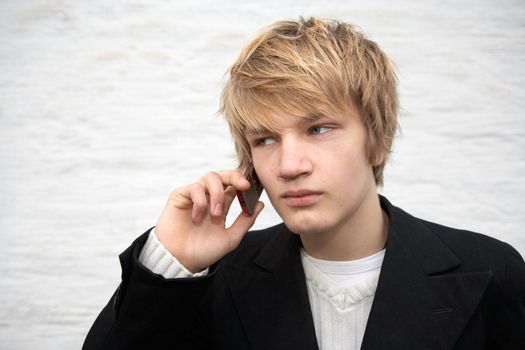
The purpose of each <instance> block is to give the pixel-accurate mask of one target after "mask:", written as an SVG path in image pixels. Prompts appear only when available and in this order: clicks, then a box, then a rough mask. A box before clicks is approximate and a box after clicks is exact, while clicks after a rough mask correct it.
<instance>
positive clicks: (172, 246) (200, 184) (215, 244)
mask: <svg viewBox="0 0 525 350" xmlns="http://www.w3.org/2000/svg"><path fill="white" fill-rule="evenodd" d="M248 188H250V183H249V182H248V181H247V180H246V178H245V177H244V176H243V175H242V174H241V173H240V172H238V171H223V172H209V173H207V174H206V175H204V176H203V177H201V178H200V179H199V180H197V182H195V183H193V184H190V185H186V186H184V187H181V188H178V189H176V190H175V191H173V192H172V193H171V195H170V197H169V199H168V203H167V204H166V207H165V208H164V210H163V212H162V214H161V216H160V218H159V220H158V222H157V225H156V228H155V233H156V235H157V237H158V239H159V240H160V241H161V243H162V244H163V245H164V246H165V247H166V248H167V249H168V250H169V251H170V253H171V254H172V255H173V256H174V257H175V258H177V260H179V262H180V263H181V264H182V265H183V266H184V267H185V268H186V269H188V270H189V271H191V272H193V273H195V272H199V271H202V270H203V269H205V268H207V267H209V266H210V265H212V264H213V263H215V262H217V261H218V260H219V259H221V258H222V257H223V256H225V255H226V254H228V253H229V252H231V251H232V250H234V249H235V248H237V246H238V245H239V243H240V242H241V240H242V238H243V237H244V235H245V234H246V232H248V230H249V228H250V227H252V225H253V223H254V222H255V219H256V218H257V216H258V215H259V213H260V212H261V210H262V209H263V207H264V204H263V203H262V202H259V203H257V206H256V208H255V211H254V213H253V214H252V215H251V216H248V215H246V214H244V213H242V212H241V213H240V214H239V216H238V217H237V218H236V219H235V221H234V223H233V224H232V225H231V226H230V227H229V228H226V224H225V222H226V215H227V214H228V211H229V209H230V206H231V203H232V202H233V200H234V199H235V196H236V189H238V190H240V191H245V190H247V189H248Z"/></svg>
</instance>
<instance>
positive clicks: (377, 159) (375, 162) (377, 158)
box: [370, 152, 385, 166]
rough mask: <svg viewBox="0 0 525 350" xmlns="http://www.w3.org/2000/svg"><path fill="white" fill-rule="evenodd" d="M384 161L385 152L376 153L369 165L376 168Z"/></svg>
mask: <svg viewBox="0 0 525 350" xmlns="http://www.w3.org/2000/svg"><path fill="white" fill-rule="evenodd" d="M384 161H385V152H377V153H376V154H375V155H373V156H372V159H371V162H370V163H371V165H372V166H378V165H380V164H382V163H383V162H384Z"/></svg>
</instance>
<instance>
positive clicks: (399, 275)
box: [362, 198, 492, 349]
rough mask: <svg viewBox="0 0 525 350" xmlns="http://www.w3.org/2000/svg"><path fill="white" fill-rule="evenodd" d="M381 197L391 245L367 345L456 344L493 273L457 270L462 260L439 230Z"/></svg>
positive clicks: (436, 346) (447, 346) (433, 346)
mask: <svg viewBox="0 0 525 350" xmlns="http://www.w3.org/2000/svg"><path fill="white" fill-rule="evenodd" d="M381 200H382V205H383V209H385V210H386V211H387V212H388V214H389V218H390V224H389V232H388V239H387V249H386V253H385V258H384V261H383V265H382V268H381V274H380V277H379V283H378V286H377V290H376V294H375V297H374V302H373V305H372V310H371V312H370V316H369V319H368V324H367V327H366V331H365V336H364V339H363V343H362V349H430V348H431V349H451V348H452V347H453V346H454V344H455V342H456V341H457V339H458V337H459V335H460V334H461V331H462V329H463V328H464V327H465V325H466V324H467V322H468V320H469V319H470V317H471V315H472V313H473V312H474V310H475V308H476V306H477V305H478V303H479V301H480V299H481V297H482V295H483V293H484V291H485V288H486V287H487V285H488V283H489V281H490V279H491V277H492V274H491V272H490V271H478V272H468V273H455V272H454V269H455V268H457V267H459V266H460V264H461V262H460V260H459V259H458V258H457V257H456V256H455V255H454V254H453V253H452V251H451V250H450V249H449V248H448V247H446V246H445V245H444V244H443V243H442V241H441V240H440V239H439V238H438V237H437V236H436V234H435V233H433V232H431V231H430V230H429V229H428V227H427V226H426V225H424V224H423V223H422V222H421V221H420V220H419V219H416V218H413V217H411V216H410V215H409V214H407V213H405V212H403V211H402V210H400V209H398V208H395V207H393V206H392V205H391V204H390V203H389V202H388V201H386V199H384V198H381Z"/></svg>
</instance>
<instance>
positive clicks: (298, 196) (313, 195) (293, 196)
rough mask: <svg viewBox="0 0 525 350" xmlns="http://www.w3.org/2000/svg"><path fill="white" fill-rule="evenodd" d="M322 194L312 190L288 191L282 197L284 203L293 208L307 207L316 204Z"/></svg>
mask: <svg viewBox="0 0 525 350" xmlns="http://www.w3.org/2000/svg"><path fill="white" fill-rule="evenodd" d="M321 195H322V192H319V191H312V190H297V191H287V192H285V193H284V194H283V195H282V198H283V199H284V202H285V203H286V204H287V205H288V206H291V207H305V206H309V205H312V204H314V203H316V202H317V201H318V200H319V198H321Z"/></svg>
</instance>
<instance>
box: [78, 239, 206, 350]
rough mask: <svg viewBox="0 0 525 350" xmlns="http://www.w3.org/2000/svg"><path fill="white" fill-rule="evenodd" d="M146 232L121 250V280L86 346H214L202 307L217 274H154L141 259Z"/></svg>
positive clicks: (198, 347)
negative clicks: (188, 275) (174, 277)
mask: <svg viewBox="0 0 525 350" xmlns="http://www.w3.org/2000/svg"><path fill="white" fill-rule="evenodd" d="M147 234H148V233H147V232H146V233H145V234H144V235H142V236H141V237H139V238H138V239H137V240H136V241H135V242H133V244H132V245H131V246H130V247H129V248H128V249H127V250H126V251H124V252H123V253H122V254H121V255H120V263H121V266H122V282H121V283H120V286H119V287H118V289H117V291H116V292H115V293H114V294H113V296H112V297H111V299H110V300H109V302H108V304H107V305H106V306H105V307H104V309H103V310H102V312H101V313H100V315H99V316H98V318H97V319H96V321H95V323H94V324H93V326H92V327H91V329H90V331H89V333H88V335H87V337H86V340H85V342H84V345H83V348H82V349H83V350H94V349H208V348H209V346H208V345H209V344H208V341H207V339H208V336H207V334H208V332H207V330H206V329H207V326H206V322H205V321H204V319H203V317H202V312H199V309H200V305H202V304H203V300H204V299H205V298H206V295H207V292H208V290H209V289H210V286H211V284H212V283H213V279H214V274H210V275H208V276H204V277H195V278H182V279H165V278H164V277H162V276H160V275H157V274H154V273H152V272H151V271H149V270H148V269H147V268H145V267H144V266H142V264H141V263H140V262H139V261H138V255H139V253H140V250H141V248H142V246H143V245H144V243H145V241H146V239H147Z"/></svg>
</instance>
